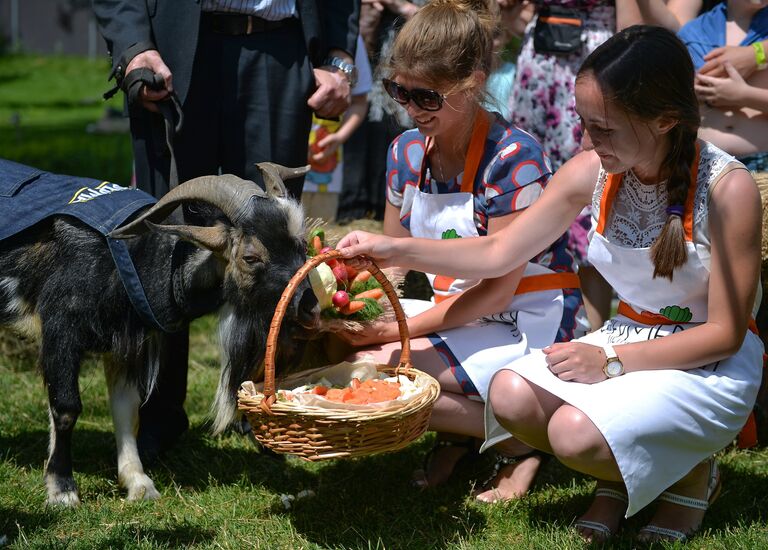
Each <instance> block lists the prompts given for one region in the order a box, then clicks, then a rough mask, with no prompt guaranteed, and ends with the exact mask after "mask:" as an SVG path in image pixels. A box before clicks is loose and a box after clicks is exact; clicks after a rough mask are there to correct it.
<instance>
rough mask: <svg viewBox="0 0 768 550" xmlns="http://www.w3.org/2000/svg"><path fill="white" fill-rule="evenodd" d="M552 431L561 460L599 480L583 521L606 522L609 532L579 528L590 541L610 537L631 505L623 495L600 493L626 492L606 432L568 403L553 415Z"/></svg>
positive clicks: (554, 445)
mask: <svg viewBox="0 0 768 550" xmlns="http://www.w3.org/2000/svg"><path fill="white" fill-rule="evenodd" d="M548 433H549V440H550V443H551V445H552V450H553V452H554V454H555V456H557V458H558V459H559V460H560V462H562V463H563V464H565V465H566V466H568V467H569V468H572V469H574V470H576V471H578V472H582V473H585V474H589V475H591V476H594V477H596V478H597V479H598V480H599V481H598V491H597V492H596V496H595V499H594V500H593V502H592V505H591V506H590V507H589V509H588V510H587V511H586V512H585V513H584V514H583V515H582V516H581V517H580V518H579V521H586V522H595V523H599V524H602V525H604V526H605V527H607V532H601V531H599V530H596V529H591V528H589V527H583V526H582V527H580V528H579V532H580V534H581V536H583V537H584V538H585V539H586V540H588V541H597V540H603V539H605V538H607V537H608V536H610V533H615V532H616V530H617V529H618V527H619V523H620V522H621V518H622V517H624V514H625V513H626V509H627V506H626V502H624V501H622V500H620V499H617V498H615V497H610V496H601V495H600V493H601V491H600V489H612V490H613V491H618V492H619V493H622V494H626V488H625V487H624V484H623V480H622V477H621V473H620V472H619V467H618V465H617V464H616V459H615V458H614V456H613V453H612V452H611V449H610V447H609V446H608V443H607V442H606V440H605V438H604V437H603V434H602V433H600V431H599V430H598V429H597V427H596V426H595V425H594V424H593V423H592V421H591V420H590V419H589V418H588V417H587V416H586V415H585V414H584V413H583V412H581V411H580V410H579V409H577V408H576V407H573V406H571V405H568V404H564V405H562V406H561V407H560V408H558V409H557V411H556V412H555V413H554V414H553V415H552V418H551V419H550V422H549V427H548Z"/></svg>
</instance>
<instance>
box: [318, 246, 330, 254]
mask: <svg viewBox="0 0 768 550" xmlns="http://www.w3.org/2000/svg"><path fill="white" fill-rule="evenodd" d="M331 250H333V248H331V247H330V246H324V247H323V248H321V249H320V254H325V253H326V252H330V251H331Z"/></svg>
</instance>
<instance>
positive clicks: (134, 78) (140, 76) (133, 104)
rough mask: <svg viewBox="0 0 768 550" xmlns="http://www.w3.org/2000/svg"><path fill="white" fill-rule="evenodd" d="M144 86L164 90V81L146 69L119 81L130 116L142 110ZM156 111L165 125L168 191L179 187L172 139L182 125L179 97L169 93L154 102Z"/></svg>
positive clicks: (107, 94)
mask: <svg viewBox="0 0 768 550" xmlns="http://www.w3.org/2000/svg"><path fill="white" fill-rule="evenodd" d="M143 86H146V87H147V88H149V89H150V90H157V91H159V90H163V89H164V88H165V80H163V77H162V76H160V75H159V74H156V73H155V72H153V71H152V69H148V68H147V67H140V68H138V69H134V70H132V71H131V72H130V73H128V74H126V75H125V77H123V78H122V79H121V80H120V83H119V87H120V89H122V90H123V91H124V92H125V97H126V99H127V100H128V111H129V112H130V113H131V114H134V113H136V112H139V109H143V108H144V107H143V105H142V103H141V88H142V87H143ZM117 90H118V88H117V87H115V88H113V89H111V90H109V91H108V92H107V93H105V94H104V99H109V98H110V97H112V96H113V95H115V93H116V92H117ZM155 105H157V109H158V110H159V111H160V114H161V115H162V116H163V121H164V124H165V145H166V146H167V147H168V152H169V153H170V155H171V165H170V170H169V174H168V186H169V188H170V189H173V188H175V187H176V186H178V185H179V172H178V169H177V168H176V154H175V151H174V149H173V138H174V136H175V135H176V134H177V133H178V132H180V131H181V127H182V126H183V124H184V112H183V111H182V109H181V103H180V102H179V96H177V95H176V92H170V93H169V94H168V97H166V98H165V99H163V100H162V101H157V102H155Z"/></svg>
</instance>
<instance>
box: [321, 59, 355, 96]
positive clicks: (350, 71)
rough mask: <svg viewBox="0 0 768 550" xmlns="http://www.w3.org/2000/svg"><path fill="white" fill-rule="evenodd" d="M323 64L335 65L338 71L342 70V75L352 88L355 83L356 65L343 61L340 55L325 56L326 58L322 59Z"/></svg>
mask: <svg viewBox="0 0 768 550" xmlns="http://www.w3.org/2000/svg"><path fill="white" fill-rule="evenodd" d="M323 65H327V66H330V67H335V68H336V69H338V70H339V71H340V72H342V73H343V74H344V76H346V77H347V82H349V87H350V88H354V87H355V84H357V67H355V66H354V65H353V64H352V63H349V62H347V61H344V60H343V59H342V58H340V57H335V56H332V57H328V58H326V60H325V61H323Z"/></svg>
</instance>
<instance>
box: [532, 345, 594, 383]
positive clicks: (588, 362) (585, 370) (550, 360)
mask: <svg viewBox="0 0 768 550" xmlns="http://www.w3.org/2000/svg"><path fill="white" fill-rule="evenodd" d="M542 351H543V352H544V355H545V356H546V360H547V368H548V369H549V370H550V372H552V374H554V375H555V376H557V377H558V378H559V379H560V380H566V381H568V382H581V383H582V384H594V383H596V382H602V381H603V380H605V379H606V376H605V373H604V372H603V366H604V365H605V352H603V349H602V348H599V347H597V346H593V345H591V344H584V343H581V342H566V343H559V344H552V345H551V346H547V347H546V348H544V349H543V350H542Z"/></svg>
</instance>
